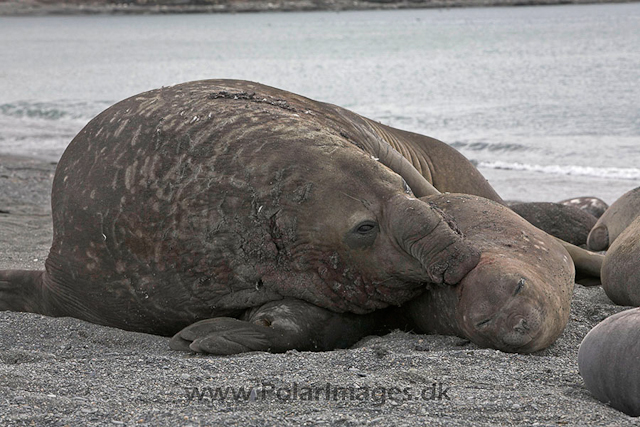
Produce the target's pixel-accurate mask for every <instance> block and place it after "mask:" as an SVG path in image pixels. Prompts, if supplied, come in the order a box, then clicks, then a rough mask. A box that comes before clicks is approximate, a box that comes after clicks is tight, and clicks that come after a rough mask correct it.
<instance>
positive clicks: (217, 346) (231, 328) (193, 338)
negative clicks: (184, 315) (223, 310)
mask: <svg viewBox="0 0 640 427" xmlns="http://www.w3.org/2000/svg"><path fill="white" fill-rule="evenodd" d="M270 335H271V338H272V340H273V338H276V337H273V336H272V335H274V331H272V330H269V328H266V327H264V326H260V325H255V324H252V323H249V322H246V321H244V320H238V319H234V318H232V317H217V318H213V319H206V320H201V321H199V322H197V323H194V324H193V325H190V326H187V327H186V328H184V329H183V330H181V331H180V332H178V333H177V334H176V335H174V336H173V338H171V341H170V342H169V346H170V347H171V348H172V349H173V350H182V351H195V352H197V353H211V354H236V353H244V352H247V351H268V350H269V349H270V347H271V345H270V342H271V341H270V340H269V338H270Z"/></svg>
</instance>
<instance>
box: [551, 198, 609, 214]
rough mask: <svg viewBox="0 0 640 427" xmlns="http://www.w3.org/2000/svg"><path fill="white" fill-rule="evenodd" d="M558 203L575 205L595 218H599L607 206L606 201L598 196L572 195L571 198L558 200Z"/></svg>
mask: <svg viewBox="0 0 640 427" xmlns="http://www.w3.org/2000/svg"><path fill="white" fill-rule="evenodd" d="M558 203H560V204H561V205H567V206H575V207H576V208H580V209H582V210H583V211H585V212H586V213H588V214H591V215H593V216H595V217H596V218H600V217H601V216H602V214H603V213H604V212H605V211H606V210H607V209H608V208H609V205H608V204H607V202H605V201H604V200H602V199H600V198H598V197H574V198H571V199H565V200H560V201H559V202H558Z"/></svg>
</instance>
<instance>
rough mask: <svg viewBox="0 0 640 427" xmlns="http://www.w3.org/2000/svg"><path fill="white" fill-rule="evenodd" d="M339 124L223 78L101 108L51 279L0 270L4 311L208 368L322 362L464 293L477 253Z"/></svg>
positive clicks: (67, 170)
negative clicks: (388, 321) (436, 291)
mask: <svg viewBox="0 0 640 427" xmlns="http://www.w3.org/2000/svg"><path fill="white" fill-rule="evenodd" d="M345 111H346V110H341V109H338V108H337V107H332V106H328V105H326V104H321V103H315V102H313V101H311V100H308V99H306V98H302V97H298V96H297V95H292V94H287V93H286V92H282V91H278V90H276V89H272V88H269V87H266V86H262V85H258V84H252V83H247V82H238V81H218V80H214V81H200V82H191V83H185V84H181V85H177V86H173V87H169V88H163V89H159V90H153V91H150V92H146V93H142V94H139V95H136V96H133V97H131V98H129V99H126V100H124V101H121V102H119V103H117V104H115V105H114V106H112V107H110V108H108V109H107V110H105V111H104V112H102V113H101V114H100V115H98V116H97V117H96V118H94V119H93V120H91V121H90V122H89V123H88V124H87V125H86V126H85V127H84V129H82V130H81V131H80V133H79V134H78V135H77V136H76V137H75V138H74V140H73V141H72V142H71V144H70V145H69V146H68V147H67V149H66V151H65V152H64V154H63V156H62V158H61V159H60V162H59V163H58V167H57V170H56V174H55V177H54V182H53V191H52V213H53V228H54V236H53V245H52V248H51V250H50V253H49V256H48V258H47V260H46V263H45V271H23V270H7V271H0V309H3V310H13V311H32V312H37V313H41V314H45V315H50V316H71V317H75V318H79V319H83V320H86V321H89V322H93V323H98V324H102V325H108V326H113V327H118V328H122V329H127V330H131V331H140V332H147V333H152V334H159V335H173V334H176V333H178V334H177V335H176V336H175V337H174V339H173V340H172V343H171V345H172V347H173V348H176V349H189V350H192V351H201V352H208V353H217V354H229V353H237V352H241V351H249V350H271V351H286V350H288V349H292V348H297V349H300V350H329V349H332V348H335V347H344V346H348V345H350V344H353V342H355V341H356V340H357V339H359V338H360V337H361V336H362V335H360V334H363V333H366V331H367V327H368V324H367V322H366V321H362V320H361V318H359V317H357V314H365V313H370V312H372V311H374V310H376V309H380V308H384V307H387V306H389V305H400V304H402V303H405V302H407V301H408V300H410V299H411V298H413V297H415V296H416V295H417V294H419V293H420V292H421V291H422V289H423V287H424V283H425V282H429V283H441V284H445V285H453V284H455V283H459V282H460V281H461V280H462V279H463V278H464V276H465V275H466V274H467V273H468V272H469V271H470V270H471V269H473V268H474V267H475V266H476V264H477V263H478V260H479V257H480V255H479V251H478V250H477V249H476V248H475V247H474V246H473V245H471V244H469V243H468V242H467V241H466V239H464V238H463V236H462V235H461V234H460V233H459V231H458V230H457V229H456V227H455V225H454V224H452V223H450V222H447V221H445V220H444V219H443V217H442V216H441V215H440V213H439V210H438V209H437V208H435V207H433V206H431V205H429V204H426V203H423V202H421V201H419V200H417V199H416V198H414V196H413V194H412V193H411V189H410V188H409V187H408V186H407V183H406V182H405V180H409V181H411V182H413V183H414V185H415V188H417V189H419V190H420V189H423V190H424V189H426V191H432V190H429V187H428V186H424V187H422V185H423V184H424V183H422V181H412V180H414V179H415V178H416V176H412V175H411V173H417V172H415V168H413V167H412V166H411V165H410V164H409V163H408V162H407V160H406V159H404V158H403V157H402V156H400V155H399V154H398V153H397V152H396V151H395V150H393V148H391V147H390V146H388V145H384V144H386V143H385V142H384V140H383V139H381V138H380V137H379V135H378V134H376V133H375V132H374V131H373V130H372V129H374V130H375V129H377V128H376V127H375V126H374V125H373V124H372V122H369V121H367V120H366V119H363V118H357V117H355V115H354V114H353V113H350V115H349V114H347V113H345ZM343 114H345V117H343V116H342V115H343ZM350 117H354V118H353V122H352V119H351V118H350ZM358 117H359V116H358ZM380 129H383V130H384V128H380ZM389 138H390V139H393V138H392V137H389ZM372 147H373V148H372ZM379 160H380V161H379ZM383 160H384V162H386V163H388V164H390V165H391V166H392V167H391V168H389V167H387V166H385V165H384V164H383ZM403 161H404V163H403ZM446 162H447V160H446V159H443V163H446ZM428 165H429V163H425V165H424V166H425V168H426V167H427V166H428ZM393 167H396V169H398V170H399V171H400V172H403V173H404V174H405V175H402V176H401V174H398V173H396V172H394V171H393V170H392V169H393ZM425 170H426V169H425ZM436 170H437V169H434V171H436ZM452 175H454V174H452ZM403 177H406V178H405V179H404V180H403ZM438 179H440V178H438ZM438 179H435V182H439V181H438ZM422 180H423V181H425V180H424V179H422ZM464 180H465V177H461V178H455V177H451V178H446V177H445V178H442V180H441V182H442V185H444V186H445V187H447V186H450V185H451V186H454V187H455V184H456V183H457V182H458V181H460V182H463V181H464ZM425 182H426V181H425ZM427 184H428V183H427ZM411 188H413V187H411ZM447 188H449V187H447ZM433 191H435V190H433ZM365 319H367V317H366V316H365ZM181 330H182V332H180V331H181ZM343 330H347V331H351V330H354V331H356V332H357V333H353V334H351V333H347V334H345V333H343V332H342V331H343Z"/></svg>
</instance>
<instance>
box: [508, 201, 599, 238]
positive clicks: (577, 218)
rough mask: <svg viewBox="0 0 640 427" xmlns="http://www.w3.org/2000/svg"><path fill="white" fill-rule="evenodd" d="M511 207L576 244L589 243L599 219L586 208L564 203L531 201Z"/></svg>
mask: <svg viewBox="0 0 640 427" xmlns="http://www.w3.org/2000/svg"><path fill="white" fill-rule="evenodd" d="M510 208H511V209H512V210H513V211H514V212H515V213H517V214H518V215H520V216H521V217H523V218H524V219H526V220H527V221H529V222H530V223H531V224H533V225H534V226H536V227H538V228H539V229H541V230H543V231H546V232H547V233H549V234H551V235H552V236H555V237H557V238H559V239H561V240H564V241H565V242H568V243H571V244H573V245H576V246H582V245H585V244H586V243H587V236H588V235H589V231H591V229H592V228H593V226H594V225H595V224H596V222H597V219H596V218H595V217H594V216H593V215H591V214H589V213H587V212H585V211H584V210H582V209H580V208H578V207H576V206H572V205H564V204H562V203H552V202H530V203H516V204H512V205H511V206H510Z"/></svg>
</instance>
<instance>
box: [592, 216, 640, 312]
mask: <svg viewBox="0 0 640 427" xmlns="http://www.w3.org/2000/svg"><path fill="white" fill-rule="evenodd" d="M639 260H640V216H638V217H636V219H634V220H633V222H632V223H631V224H630V225H629V226H628V227H627V228H625V229H624V231H623V232H622V233H620V235H619V236H618V237H617V238H616V239H615V241H614V242H613V244H612V245H611V246H610V247H609V250H608V251H607V253H606V255H605V256H604V261H603V263H602V272H601V281H602V288H603V289H604V291H605V293H606V294H607V296H608V297H609V298H610V299H611V301H613V302H614V303H616V304H618V305H630V306H634V307H638V306H640V262H638V261H639Z"/></svg>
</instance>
